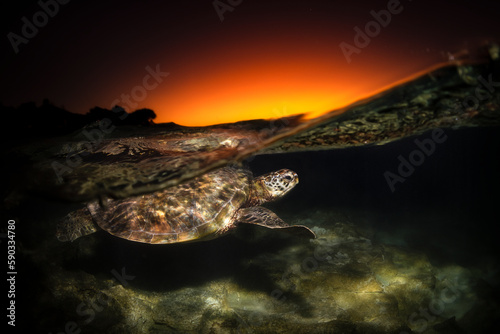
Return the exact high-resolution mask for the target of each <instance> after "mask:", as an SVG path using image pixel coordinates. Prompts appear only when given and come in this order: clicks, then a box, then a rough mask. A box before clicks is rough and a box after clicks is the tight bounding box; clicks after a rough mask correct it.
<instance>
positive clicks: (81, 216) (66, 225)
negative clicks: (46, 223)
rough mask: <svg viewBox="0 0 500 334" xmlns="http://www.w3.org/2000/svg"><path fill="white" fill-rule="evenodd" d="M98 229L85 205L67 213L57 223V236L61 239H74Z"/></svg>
mask: <svg viewBox="0 0 500 334" xmlns="http://www.w3.org/2000/svg"><path fill="white" fill-rule="evenodd" d="M96 231H97V226H96V225H95V224H94V222H93V221H92V216H91V214H90V212H89V210H88V209H87V208H86V207H85V208H83V209H80V210H76V211H74V212H70V213H69V214H68V215H66V216H65V217H64V218H63V219H62V220H61V221H60V222H59V224H58V225H57V232H56V236H57V239H58V240H59V241H73V240H75V239H78V238H79V237H83V236H84V235H87V234H91V233H94V232H96Z"/></svg>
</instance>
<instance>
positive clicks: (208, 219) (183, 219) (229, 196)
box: [57, 167, 315, 244]
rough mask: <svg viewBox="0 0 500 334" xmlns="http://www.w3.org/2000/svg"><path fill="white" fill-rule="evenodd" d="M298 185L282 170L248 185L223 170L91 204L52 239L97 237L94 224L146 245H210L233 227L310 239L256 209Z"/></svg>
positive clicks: (240, 174)
mask: <svg viewBox="0 0 500 334" xmlns="http://www.w3.org/2000/svg"><path fill="white" fill-rule="evenodd" d="M298 182H299V179H298V176H297V174H296V173H295V172H293V171H291V170H288V169H282V170H279V171H276V172H272V173H269V174H265V175H262V176H260V177H257V178H255V179H253V177H252V173H251V172H250V171H249V170H246V169H237V168H232V167H224V168H219V169H217V170H214V171H212V172H209V173H206V174H203V175H201V176H199V177H197V178H195V179H193V180H191V181H189V182H185V183H182V184H179V185H178V186H175V187H170V188H167V189H164V190H162V191H158V192H154V193H150V194H146V195H141V196H135V197H129V198H126V199H121V200H113V199H109V198H108V199H106V200H105V201H104V202H103V203H99V202H97V201H94V202H90V203H89V204H88V205H87V207H86V208H84V209H80V210H77V211H75V212H72V213H70V214H68V215H67V216H66V217H65V218H64V219H63V221H62V222H61V223H60V224H59V226H58V230H57V238H58V239H59V240H61V241H73V240H75V239H77V238H79V237H80V236H83V235H86V234H90V233H93V232H95V231H97V229H98V228H97V227H96V225H95V224H94V223H96V224H97V225H98V226H99V227H100V228H102V229H103V230H105V231H107V232H109V233H111V234H112V235H114V236H117V237H120V238H124V239H128V240H132V241H137V242H143V243H149V244H168V243H176V242H185V241H199V240H207V239H213V238H216V237H218V236H221V235H223V234H225V233H226V232H228V231H230V230H231V229H232V228H233V227H235V226H236V225H237V224H238V223H250V224H257V225H261V226H265V227H268V228H279V229H284V230H286V231H289V232H293V233H297V234H302V235H304V236H307V237H310V238H314V237H315V235H314V233H313V232H312V231H311V230H309V229H308V228H307V227H305V226H300V225H295V226H290V225H288V224H286V223H285V222H284V221H283V220H281V219H280V218H279V217H278V216H277V215H276V214H275V213H274V212H272V211H270V210H268V209H266V208H263V207H260V206H259V205H260V204H262V203H265V202H269V201H273V200H275V199H278V198H280V197H282V196H283V195H285V194H286V193H288V192H289V191H290V190H291V189H292V188H293V187H294V186H295V185H296V184H297V183H298Z"/></svg>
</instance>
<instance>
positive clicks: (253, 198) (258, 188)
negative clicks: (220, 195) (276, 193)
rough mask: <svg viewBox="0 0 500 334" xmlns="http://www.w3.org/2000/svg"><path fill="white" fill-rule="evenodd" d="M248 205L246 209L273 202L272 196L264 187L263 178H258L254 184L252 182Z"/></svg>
mask: <svg viewBox="0 0 500 334" xmlns="http://www.w3.org/2000/svg"><path fill="white" fill-rule="evenodd" d="M249 193H250V194H249V196H248V200H247V203H246V204H245V207H252V206H258V205H261V204H262V203H266V202H269V201H271V195H270V194H269V192H268V191H267V190H266V187H265V185H264V180H263V178H262V177H260V176H259V177H256V178H255V179H254V180H253V181H252V182H250V192H249Z"/></svg>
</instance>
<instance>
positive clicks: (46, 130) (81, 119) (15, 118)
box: [0, 99, 156, 138]
mask: <svg viewBox="0 0 500 334" xmlns="http://www.w3.org/2000/svg"><path fill="white" fill-rule="evenodd" d="M0 111H1V118H2V120H1V131H2V136H4V137H11V138H37V137H43V138H47V137H53V136H59V135H65V134H68V133H71V132H73V131H76V130H78V129H81V128H83V127H85V126H87V125H90V124H93V123H96V122H100V121H102V120H104V119H107V120H109V121H111V124H112V125H113V126H123V125H137V126H150V125H153V124H154V122H153V120H154V119H155V118H156V114H155V112H154V111H153V110H151V109H139V110H135V111H134V112H131V113H127V112H126V111H125V109H123V108H122V107H120V106H115V107H114V108H113V109H111V110H109V109H105V108H101V107H94V108H92V109H90V111H89V112H88V113H87V114H85V115H82V114H75V113H72V112H70V111H68V110H66V109H64V108H61V107H57V106H55V105H54V104H53V103H51V102H50V101H49V100H47V99H45V100H43V102H42V104H41V105H40V106H37V105H36V104H35V103H34V102H27V103H23V104H21V105H20V106H18V107H8V106H4V105H3V104H1V103H0ZM109 121H108V122H109Z"/></svg>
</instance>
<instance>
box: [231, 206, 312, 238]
mask: <svg viewBox="0 0 500 334" xmlns="http://www.w3.org/2000/svg"><path fill="white" fill-rule="evenodd" d="M236 214H237V215H238V216H237V217H236V221H235V222H236V223H237V224H255V225H260V226H264V227H267V228H276V229H280V230H281V231H283V232H287V233H290V234H293V235H295V236H298V237H305V238H309V239H314V238H316V234H314V232H313V231H311V230H310V229H309V228H308V227H306V226H303V225H293V226H290V225H288V224H287V223H285V222H284V221H283V220H282V219H281V218H280V217H278V215H276V214H275V213H274V212H272V211H271V210H269V209H266V208H263V207H261V206H255V207H251V208H244V209H240V210H238V212H237V213H236Z"/></svg>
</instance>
